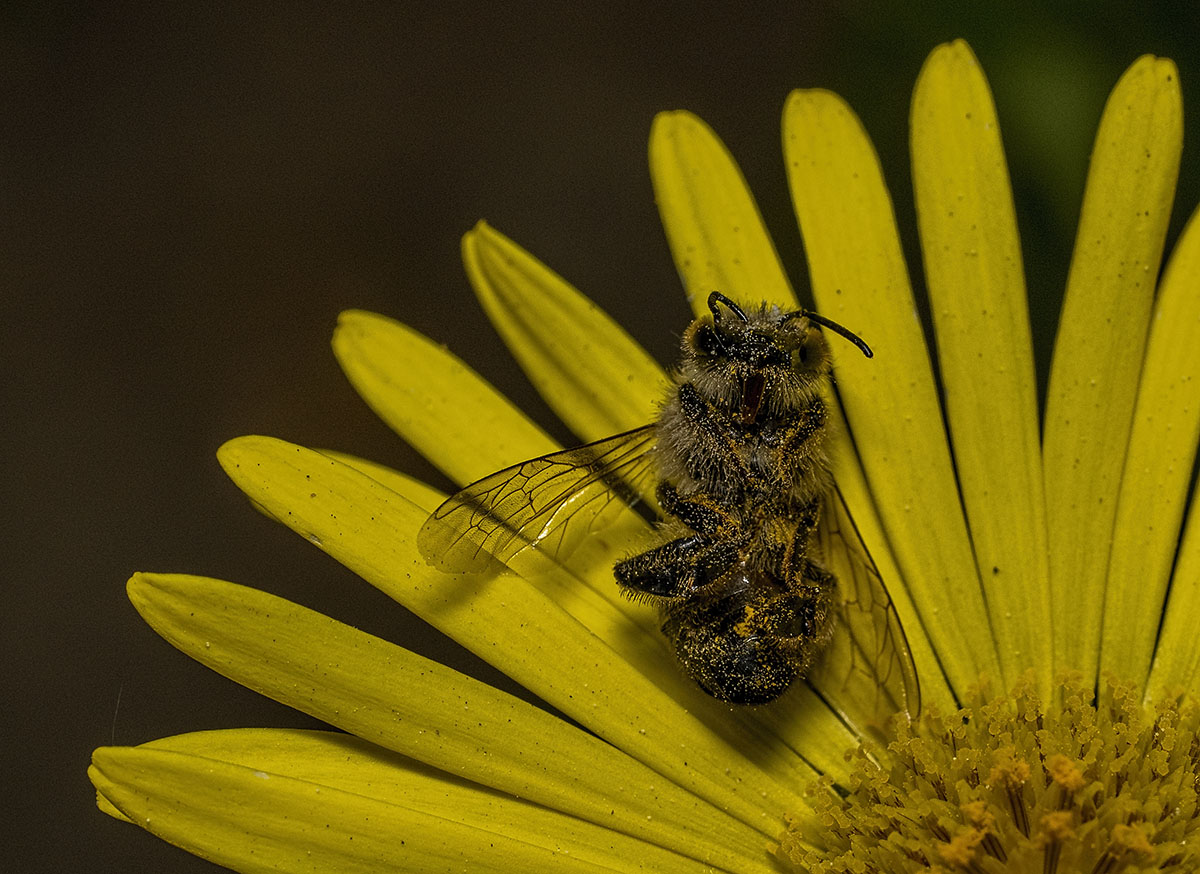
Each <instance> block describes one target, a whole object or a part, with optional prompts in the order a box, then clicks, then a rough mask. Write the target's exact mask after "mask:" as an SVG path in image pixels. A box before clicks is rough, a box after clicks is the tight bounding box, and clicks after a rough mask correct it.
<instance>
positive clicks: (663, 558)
mask: <svg viewBox="0 0 1200 874" xmlns="http://www.w3.org/2000/svg"><path fill="white" fill-rule="evenodd" d="M738 559H739V556H738V548H737V545H736V544H735V543H729V542H727V541H723V542H715V543H714V542H713V541H712V540H710V539H709V538H707V537H705V536H704V535H702V534H693V535H689V536H687V537H680V538H679V539H677V540H672V541H670V542H669V543H664V544H663V545H662V546H657V547H655V548H654V549H651V550H648V551H647V552H643V553H641V554H640V555H635V556H632V557H630V558H627V559H625V560H624V561H619V562H617V564H616V566H615V567H614V568H613V575H614V576H615V577H616V578H617V584H618V585H620V587H621V589H622V591H623V592H624V593H625V594H627V595H630V596H632V597H639V596H643V597H644V596H649V597H652V598H666V599H676V598H683V597H685V596H687V595H689V594H691V593H692V592H694V591H696V590H697V589H699V588H702V587H703V586H706V585H708V584H709V583H711V582H712V581H713V580H715V579H717V578H719V577H721V576H722V575H723V574H725V573H726V572H727V571H728V570H729V569H730V568H731V567H733V565H734V564H735V563H737V561H738Z"/></svg>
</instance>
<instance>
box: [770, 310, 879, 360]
mask: <svg viewBox="0 0 1200 874" xmlns="http://www.w3.org/2000/svg"><path fill="white" fill-rule="evenodd" d="M789 315H790V316H791V317H793V318H795V317H796V316H804V318H806V319H808V320H809V321H810V322H816V323H817V324H818V325H823V326H825V327H826V328H828V329H829V330H831V331H833V332H834V333H835V334H840V335H841V336H843V337H845V338H846V339H847V340H849V341H850V342H851V343H853V344H854V345H855V346H857V347H858V348H859V349H860V350H862V354H863V355H866V356H867V357H868V358H874V357H875V353H874V352H872V351H871V347H870V346H868V345H867V344H866V341H864V340H863V338H862V337H860V336H858V334H855V333H854V332H853V331H851V330H850V329H849V328H843V327H842V326H841V325H839V324H838V323H837V322H835V321H832V320H830V319H827V318H825V317H824V316H819V315H817V314H816V313H810V312H809V311H808V310H800V312H798V313H789Z"/></svg>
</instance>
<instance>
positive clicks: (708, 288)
mask: <svg viewBox="0 0 1200 874" xmlns="http://www.w3.org/2000/svg"><path fill="white" fill-rule="evenodd" d="M650 176H651V179H652V180H653V181H654V196H655V199H656V200H657V201H658V211H659V214H660V215H661V216H662V223H663V227H664V228H665V229H666V232H667V240H668V241H669V242H670V244H671V253H672V254H673V255H674V256H675V266H676V268H677V269H678V270H679V275H680V277H681V278H682V280H683V287H684V290H685V292H686V293H687V298H688V302H689V304H690V305H691V307H692V311H693V312H694V313H696V314H700V313H703V312H707V311H708V307H707V304H706V300H707V299H708V295H709V292H712V291H720V292H722V293H723V294H725V295H727V296H729V297H730V298H732V299H733V300H735V301H737V302H738V303H740V304H742V305H744V306H750V307H756V306H758V305H759V304H760V303H762V302H763V301H764V300H765V301H769V302H770V303H775V304H778V305H779V306H781V307H783V308H784V309H796V308H797V306H798V305H797V303H796V296H795V294H793V292H792V289H791V286H790V285H789V284H788V281H787V276H786V274H785V273H784V272H783V268H782V267H781V265H780V263H779V256H778V255H777V254H776V252H775V245H774V244H773V243H772V242H771V237H770V236H769V235H768V234H767V230H766V228H765V227H764V226H763V221H762V216H761V215H760V214H759V211H758V206H757V205H756V204H755V203H754V198H753V197H752V196H751V194H750V190H749V189H748V188H747V187H746V180H745V179H744V178H743V177H742V173H741V171H740V170H739V169H738V167H737V165H736V164H735V163H734V161H733V158H732V157H731V156H730V155H729V152H728V151H727V150H726V148H725V146H724V145H723V144H722V143H721V141H720V140H718V139H717V137H716V136H715V135H714V134H713V132H712V130H711V129H710V128H709V127H708V125H706V124H705V123H704V122H703V121H701V120H700V119H698V118H697V117H696V116H694V115H692V114H691V113H690V112H683V111H678V112H660V113H659V114H658V116H657V117H655V119H654V125H653V126H652V127H651V129H650Z"/></svg>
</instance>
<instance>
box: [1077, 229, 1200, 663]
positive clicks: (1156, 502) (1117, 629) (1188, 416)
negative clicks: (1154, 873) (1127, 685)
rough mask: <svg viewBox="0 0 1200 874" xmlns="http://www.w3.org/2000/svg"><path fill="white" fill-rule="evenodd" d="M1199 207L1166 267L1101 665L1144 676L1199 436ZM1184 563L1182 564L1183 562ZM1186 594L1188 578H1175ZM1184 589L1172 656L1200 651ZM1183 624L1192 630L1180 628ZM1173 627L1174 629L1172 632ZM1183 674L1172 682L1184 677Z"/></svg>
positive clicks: (1169, 645)
mask: <svg viewBox="0 0 1200 874" xmlns="http://www.w3.org/2000/svg"><path fill="white" fill-rule="evenodd" d="M1198 299H1200V212H1196V213H1193V215H1192V218H1191V220H1190V221H1189V222H1188V225H1187V227H1186V228H1185V229H1184V231H1183V234H1182V236H1181V237H1180V238H1179V243H1178V245H1177V246H1176V248H1175V252H1174V254H1173V255H1172V257H1171V260H1170V262H1169V263H1168V265H1167V269H1166V272H1165V273H1164V274H1163V281H1162V287H1161V289H1160V290H1159V295H1158V301H1157V303H1156V304H1155V308H1154V318H1153V321H1152V324H1151V327H1150V340H1149V342H1148V343H1147V346H1146V361H1145V364H1144V365H1143V367H1142V376H1141V386H1140V387H1139V389H1138V396H1137V407H1136V409H1135V411H1134V417H1133V431H1132V433H1131V435H1130V438H1129V455H1128V458H1127V459H1126V462H1125V471H1124V474H1123V475H1122V478H1121V498H1120V503H1119V504H1118V507H1117V518H1116V526H1115V529H1114V531H1113V546H1112V557H1111V559H1110V562H1109V568H1108V593H1107V598H1106V600H1105V602H1104V635H1103V638H1102V643H1101V647H1100V667H1101V669H1102V670H1107V671H1112V672H1114V673H1116V674H1119V675H1120V676H1121V677H1122V679H1126V680H1128V681H1129V682H1133V683H1138V684H1141V683H1143V682H1144V681H1145V679H1146V676H1147V673H1148V671H1149V669H1150V657H1151V654H1152V653H1153V652H1154V644H1155V639H1156V638H1157V637H1158V627H1159V622H1160V620H1162V618H1163V600H1164V598H1165V596H1166V592H1167V581H1168V580H1169V579H1170V577H1171V565H1172V563H1173V562H1174V560H1175V551H1176V548H1177V547H1178V545H1179V528H1180V524H1181V522H1182V520H1183V511H1184V508H1185V506H1186V503H1187V496H1188V488H1189V486H1190V485H1191V479H1192V465H1193V463H1194V462H1195V459H1196V441H1197V439H1198V438H1200V394H1198V392H1197V386H1198V385H1200V307H1197V306H1196V301H1197V300H1198ZM1181 569H1182V565H1181ZM1176 581H1177V582H1178V583H1179V585H1180V587H1181V592H1186V591H1187V587H1188V583H1187V582H1186V578H1181V577H1180V576H1178V575H1177V576H1176ZM1177 597H1182V595H1177V593H1176V591H1175V589H1174V588H1173V589H1172V590H1171V599H1172V601H1171V603H1170V604H1169V605H1168V606H1169V610H1170V611H1171V612H1172V613H1173V612H1176V611H1179V612H1180V613H1181V615H1182V616H1185V617H1187V618H1186V620H1185V623H1184V625H1183V627H1182V628H1181V627H1179V626H1178V625H1176V624H1175V623H1176V622H1178V620H1177V619H1175V618H1174V617H1169V618H1168V620H1167V622H1166V624H1165V626H1164V629H1163V630H1164V634H1163V638H1162V640H1161V641H1160V642H1159V651H1160V652H1162V653H1163V654H1164V657H1165V658H1166V659H1167V660H1175V659H1178V658H1180V656H1182V655H1184V654H1185V653H1187V654H1192V653H1195V652H1196V651H1197V650H1200V646H1197V644H1196V626H1195V617H1196V616H1197V615H1200V613H1198V612H1196V610H1195V606H1194V605H1192V606H1191V607H1183V608H1182V609H1181V608H1180V606H1179V604H1180V603H1181V602H1177V601H1176V598H1177ZM1180 631H1182V632H1183V633H1184V635H1185V636H1184V637H1182V638H1181V637H1178V636H1176V635H1178V634H1179V632H1180ZM1168 632H1170V633H1168ZM1184 679H1185V678H1184V677H1183V676H1178V677H1174V678H1173V682H1175V683H1179V682H1183V681H1184Z"/></svg>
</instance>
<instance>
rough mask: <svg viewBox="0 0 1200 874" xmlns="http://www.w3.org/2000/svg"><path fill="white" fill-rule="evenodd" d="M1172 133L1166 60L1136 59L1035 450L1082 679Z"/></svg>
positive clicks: (1083, 237) (1062, 659)
mask: <svg viewBox="0 0 1200 874" xmlns="http://www.w3.org/2000/svg"><path fill="white" fill-rule="evenodd" d="M1182 132H1183V121H1182V106H1181V100H1180V94H1179V82H1178V75H1177V73H1176V70H1175V65H1174V64H1172V63H1171V62H1170V61H1168V60H1160V59H1157V58H1154V57H1151V56H1145V57H1142V58H1140V59H1138V60H1137V61H1136V62H1135V63H1134V64H1133V66H1132V67H1130V68H1129V70H1128V71H1126V73H1125V75H1123V76H1122V77H1121V80H1120V81H1119V82H1118V83H1117V86H1116V88H1115V89H1114V90H1113V93H1112V95H1111V96H1110V97H1109V99H1108V103H1107V105H1106V106H1105V108H1104V115H1103V117H1102V118H1101V120H1100V129H1099V131H1098V132H1097V133H1096V144H1095V148H1094V149H1093V152H1092V163H1091V169H1090V171H1089V173H1088V182H1087V189H1086V192H1085V194H1084V199H1083V210H1082V212H1081V214H1080V217H1079V232H1078V236H1077V237H1076V241H1075V253H1074V256H1073V257H1072V259H1071V272H1070V276H1069V278H1068V281H1067V294H1066V299H1065V301H1064V303H1063V311H1062V316H1061V319H1060V322H1059V328H1058V337H1057V339H1056V340H1055V344H1054V361H1053V365H1052V366H1051V370H1050V386H1049V390H1048V393H1047V400H1046V426H1045V435H1044V439H1043V450H1044V452H1043V454H1044V462H1043V463H1044V466H1045V477H1046V490H1045V494H1046V515H1047V528H1048V533H1049V546H1050V574H1051V586H1052V588H1051V592H1052V594H1053V601H1054V611H1055V615H1054V631H1055V634H1054V640H1055V665H1056V668H1058V669H1063V668H1070V669H1077V670H1081V671H1083V672H1084V677H1085V679H1088V678H1094V677H1095V675H1096V667H1097V662H1098V657H1099V651H1100V634H1101V622H1102V612H1103V608H1104V598H1105V592H1104V590H1105V581H1106V577H1107V572H1108V560H1109V545H1110V544H1111V543H1112V537H1113V519H1114V515H1115V513H1116V507H1117V493H1118V489H1119V487H1120V481H1121V471H1122V469H1123V467H1124V465H1125V458H1126V452H1127V449H1128V446H1129V433H1130V424H1131V421H1132V417H1133V406H1134V400H1135V398H1136V396H1137V389H1138V375H1139V373H1140V371H1141V366H1142V358H1143V350H1144V348H1145V341H1146V329H1147V324H1148V321H1149V317H1150V305H1151V301H1152V300H1153V296H1154V283H1155V277H1156V276H1157V275H1158V266H1159V259H1160V257H1161V255H1162V246H1163V237H1164V235H1165V234H1166V230H1167V221H1168V219H1169V218H1170V210H1171V200H1172V197H1173V193H1174V190H1175V178H1176V175H1177V173H1178V170H1179V154H1180V148H1181V140H1182Z"/></svg>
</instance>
